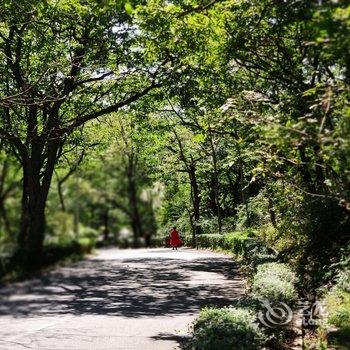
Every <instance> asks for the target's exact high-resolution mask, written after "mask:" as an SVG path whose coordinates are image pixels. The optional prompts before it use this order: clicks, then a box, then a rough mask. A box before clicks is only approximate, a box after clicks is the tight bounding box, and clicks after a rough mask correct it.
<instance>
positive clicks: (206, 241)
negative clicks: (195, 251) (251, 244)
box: [197, 231, 251, 256]
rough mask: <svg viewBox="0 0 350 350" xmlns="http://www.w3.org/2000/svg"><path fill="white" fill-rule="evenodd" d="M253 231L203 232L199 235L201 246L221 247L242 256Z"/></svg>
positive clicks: (198, 239)
mask: <svg viewBox="0 0 350 350" xmlns="http://www.w3.org/2000/svg"><path fill="white" fill-rule="evenodd" d="M250 236H251V232H249V231H245V232H231V233H226V234H202V235H199V236H198V237H197V244H198V247H200V248H210V249H217V248H221V249H224V250H226V251H230V252H232V253H233V254H234V255H236V256H242V255H243V254H244V252H245V244H246V242H248V241H250V240H251V238H250Z"/></svg>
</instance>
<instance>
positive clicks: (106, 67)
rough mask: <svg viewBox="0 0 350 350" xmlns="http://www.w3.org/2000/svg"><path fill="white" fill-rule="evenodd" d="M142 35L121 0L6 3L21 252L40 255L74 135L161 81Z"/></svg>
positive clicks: (10, 138) (4, 65)
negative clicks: (59, 166)
mask: <svg viewBox="0 0 350 350" xmlns="http://www.w3.org/2000/svg"><path fill="white" fill-rule="evenodd" d="M137 35H138V34H137V31H136V28H135V27H133V26H132V24H131V21H130V16H129V15H128V13H127V12H126V11H125V10H124V8H123V3H122V2H119V1H110V2H103V3H102V2H101V3H99V2H95V1H89V2H85V1H73V2H72V1H60V2H57V3H53V2H41V1H36V0H32V1H16V2H13V3H12V2H9V3H7V4H6V5H5V7H4V9H3V16H2V23H1V28H0V52H1V59H0V71H1V72H2V77H3V79H2V85H1V97H0V103H1V106H2V108H1V109H2V115H3V118H2V122H1V126H0V135H1V138H2V140H3V141H5V142H6V143H7V144H8V145H9V146H10V147H11V148H12V150H13V152H14V154H15V155H16V157H17V159H18V160H19V162H20V163H21V165H22V169H23V191H22V192H23V194H22V213H21V224H20V226H21V227H20V232H19V235H18V243H19V247H20V252H19V255H18V256H20V257H24V260H26V262H28V263H34V262H38V261H40V256H41V253H42V247H43V240H44V232H45V203H46V200H47V195H48V192H49V189H50V184H51V180H52V175H53V172H54V168H55V165H56V163H57V161H58V159H59V158H60V156H61V155H62V150H63V147H64V144H65V142H66V141H67V139H69V137H70V135H71V134H72V133H73V132H74V130H76V129H77V128H80V127H81V126H82V125H84V124H85V123H87V122H88V121H90V120H93V119H96V118H98V117H101V116H104V115H107V114H109V113H111V112H114V111H117V110H119V109H121V108H126V107H127V106H129V105H130V104H132V103H133V102H135V101H137V100H138V99H140V98H141V97H143V96H144V95H146V94H147V93H149V92H150V91H152V90H154V89H155V88H157V87H159V86H160V74H161V72H160V67H163V66H164V62H161V63H157V62H155V63H153V64H148V65H147V64H142V55H141V54H140V53H139V52H138V50H137V47H138V44H137V40H138V38H137ZM164 69H165V68H164ZM165 70H166V69H165ZM165 70H163V73H164V72H165Z"/></svg>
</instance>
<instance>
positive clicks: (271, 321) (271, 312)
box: [258, 300, 326, 328]
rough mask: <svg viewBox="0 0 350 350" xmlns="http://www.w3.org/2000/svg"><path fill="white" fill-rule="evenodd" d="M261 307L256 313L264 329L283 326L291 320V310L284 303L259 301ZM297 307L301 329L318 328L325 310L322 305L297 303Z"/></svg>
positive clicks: (315, 302) (305, 302) (316, 302)
mask: <svg viewBox="0 0 350 350" xmlns="http://www.w3.org/2000/svg"><path fill="white" fill-rule="evenodd" d="M261 306H262V308H263V310H262V311H260V312H259V313H258V320H259V321H260V322H261V324H263V325H264V326H265V327H269V328H274V327H279V326H285V325H287V324H288V323H290V322H291V321H292V319H293V311H292V308H291V307H290V306H288V305H287V304H286V303H283V302H279V303H275V304H271V303H270V302H269V301H268V300H261ZM298 306H299V307H298V310H297V311H298V312H297V314H298V318H299V319H301V322H302V325H303V327H315V326H319V325H320V324H321V322H322V320H324V316H325V315H326V309H325V306H324V304H323V303H321V302H319V301H314V302H311V303H310V302H307V301H299V303H298Z"/></svg>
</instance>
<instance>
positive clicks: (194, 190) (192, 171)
mask: <svg viewBox="0 0 350 350" xmlns="http://www.w3.org/2000/svg"><path fill="white" fill-rule="evenodd" d="M188 170H189V172H188V175H189V178H190V184H191V199H192V205H193V218H194V222H193V218H192V217H191V216H190V221H191V226H192V247H193V248H195V247H196V237H197V235H198V234H200V233H201V227H200V225H199V220H200V196H199V187H198V182H197V177H196V166H195V162H194V160H193V157H192V156H191V163H190V166H189V169H188Z"/></svg>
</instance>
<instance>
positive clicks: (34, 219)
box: [18, 143, 58, 268]
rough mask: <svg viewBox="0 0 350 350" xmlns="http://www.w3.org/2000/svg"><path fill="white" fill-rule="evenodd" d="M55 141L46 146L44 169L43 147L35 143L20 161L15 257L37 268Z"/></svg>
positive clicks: (43, 230)
mask: <svg viewBox="0 0 350 350" xmlns="http://www.w3.org/2000/svg"><path fill="white" fill-rule="evenodd" d="M57 150H58V144H53V143H51V144H48V145H47V158H46V164H45V168H44V169H42V164H43V161H42V159H43V156H42V152H43V146H42V145H40V144H39V145H34V146H33V147H32V154H31V157H30V158H29V157H27V159H25V160H24V161H23V189H22V208H21V219H20V232H19V236H18V247H19V250H18V257H19V259H20V262H22V263H24V264H25V266H26V267H29V268H31V267H38V266H39V265H40V264H41V263H42V253H43V245H44V238H45V226H46V220H45V207H46V201H47V196H48V193H49V189H50V184H51V180H52V176H53V171H54V166H55V163H56V156H57Z"/></svg>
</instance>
